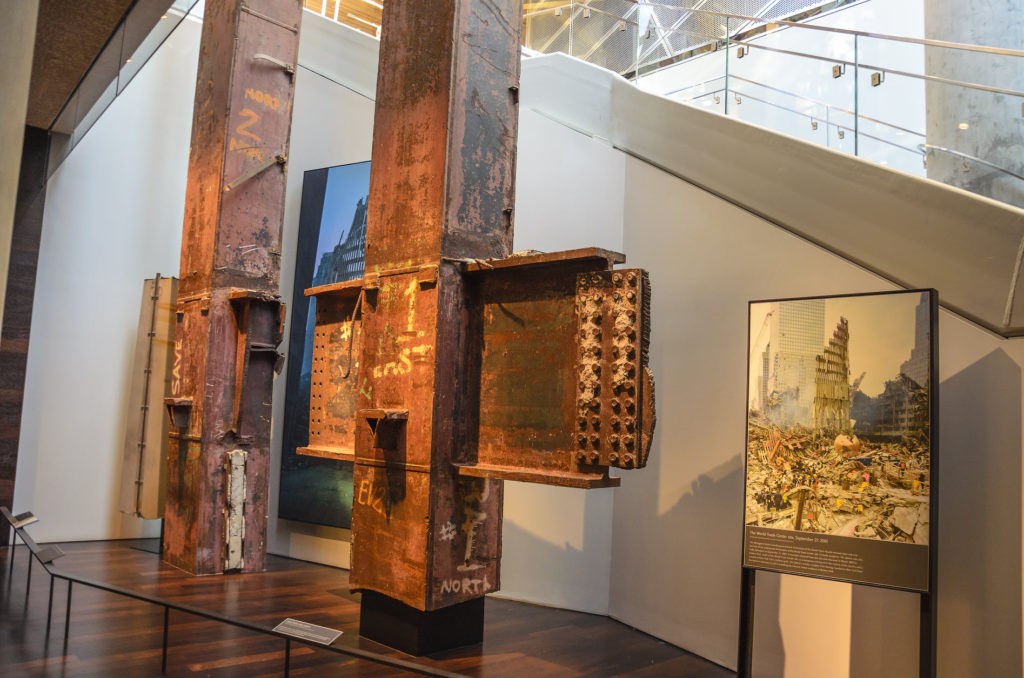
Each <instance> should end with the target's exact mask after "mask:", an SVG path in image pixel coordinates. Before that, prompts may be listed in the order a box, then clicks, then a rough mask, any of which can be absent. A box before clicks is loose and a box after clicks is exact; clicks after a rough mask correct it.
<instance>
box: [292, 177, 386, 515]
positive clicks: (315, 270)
mask: <svg viewBox="0 0 1024 678" xmlns="http://www.w3.org/2000/svg"><path fill="white" fill-rule="evenodd" d="M369 192H370V163H369V162H362V163H355V164H352V165H341V166H337V167H330V168H323V169H317V170H310V171H308V172H306V173H305V175H304V177H303V184H302V205H301V208H300V213H299V238H298V243H297V253H296V263H295V288H294V289H295V292H294V294H293V298H292V313H291V325H290V327H289V342H288V346H289V349H288V373H287V384H286V386H285V392H286V398H285V415H284V427H283V436H282V445H281V490H280V495H279V502H278V517H280V518H284V519H287V520H297V521H301V522H307V523H315V524H318V525H329V526H332V527H342V528H349V527H351V524H352V464H351V463H349V462H342V461H336V460H332V459H324V458H322V457H309V456H303V455H298V454H296V453H295V450H296V449H297V448H299V447H303V446H305V445H308V444H309V387H310V375H311V371H312V362H313V325H314V321H315V319H316V309H315V303H316V302H315V299H310V298H309V297H306V296H305V294H304V292H305V290H306V289H307V288H309V287H317V286H319V285H327V284H329V283H334V282H340V281H343V280H353V279H355V278H361V277H362V276H363V259H364V255H365V251H366V200H367V196H368V195H369Z"/></svg>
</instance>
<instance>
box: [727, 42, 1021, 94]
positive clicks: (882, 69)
mask: <svg viewBox="0 0 1024 678" xmlns="http://www.w3.org/2000/svg"><path fill="white" fill-rule="evenodd" d="M732 42H733V44H736V45H743V46H745V47H754V48H756V49H760V50H765V51H767V52H777V53H779V54H785V55H787V56H795V57H802V58H806V59H813V60H815V61H824V62H826V63H830V64H842V65H844V66H855V67H857V68H863V69H865V70H868V71H879V72H882V73H891V74H893V75H901V76H904V77H907V78H917V79H918V80H926V81H928V82H941V83H942V84H944V85H955V86H957V87H966V88H968V89H976V90H981V91H983V92H991V93H992V94H1006V95H1009V96H1015V97H1022V98H1024V92H1021V91H1018V90H1015V89H1005V88H1003V87H992V86H991V85H982V84H979V83H975V82H966V81H964V80H953V79H952V78H943V77H941V76H938V75H927V74H924V73H911V72H909V71H901V70H898V69H895V68H887V67H885V66H872V65H871V64H864V63H857V62H856V61H847V60H846V59H838V58H834V57H826V56H819V55H817V54H807V53H806V52H797V51H795V50H789V49H782V48H780V47H769V46H768V45H762V44H761V43H758V42H750V41H744V40H733V41H732Z"/></svg>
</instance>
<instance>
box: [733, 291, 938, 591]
mask: <svg viewBox="0 0 1024 678" xmlns="http://www.w3.org/2000/svg"><path fill="white" fill-rule="evenodd" d="M749 312H750V315H749V321H750V332H749V353H748V360H749V370H748V389H747V444H746V454H745V459H746V461H745V475H744V477H745V482H744V535H743V566H744V567H746V568H754V569H762V570H772V571H776V572H783V573H788V574H798V575H805V576H811V577H821V578H825V579H835V580H839V581H846V582H851V583H859V584H871V585H875V586H884V587H890V588H897V589H904V590H909V591H917V592H929V591H930V579H931V577H930V574H931V566H930V563H931V560H930V545H931V543H932V541H933V534H934V530H935V517H936V511H935V507H936V502H935V489H936V487H937V482H936V477H935V471H936V469H937V464H936V463H935V461H936V460H935V454H934V451H935V435H934V434H935V432H936V414H937V411H938V410H937V402H938V401H937V397H936V395H937V384H936V380H937V376H936V375H937V372H936V360H935V358H936V351H935V347H936V327H937V325H936V322H937V295H936V293H935V292H934V290H915V291H908V292H892V293H880V294H861V295H848V296H836V297H815V298H805V299H781V300H769V301H755V302H751V303H750V311H749Z"/></svg>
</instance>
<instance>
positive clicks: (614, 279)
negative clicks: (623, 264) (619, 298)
mask: <svg viewBox="0 0 1024 678" xmlns="http://www.w3.org/2000/svg"><path fill="white" fill-rule="evenodd" d="M612 282H614V283H615V284H617V285H618V284H621V283H622V274H621V273H616V274H615V275H613V276H612Z"/></svg>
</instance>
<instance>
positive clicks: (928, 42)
mask: <svg viewBox="0 0 1024 678" xmlns="http://www.w3.org/2000/svg"><path fill="white" fill-rule="evenodd" d="M626 2H629V3H630V4H633V5H639V4H641V3H640V2H638V0H626ZM580 4H587V5H588V6H590V7H591V9H592V10H593V9H595V8H594V7H593V6H591V5H590V3H580ZM643 4H644V5H648V6H651V7H664V8H666V9H676V10H680V11H685V12H695V13H697V14H710V15H711V16H717V17H722V18H724V19H740V20H741V21H746V22H755V23H760V24H774V25H778V26H794V27H797V28H806V29H809V30H813V31H824V32H826V33H839V34H842V35H857V36H860V37H864V38H876V39H878V40H892V41H895V42H905V43H910V44H914V45H924V46H926V47H945V48H948V49H959V50H965V51H969V52H982V53H984V54H998V55H1000V56H1015V57H1024V50H1019V49H1010V48H1007V47H988V46H986V45H974V44H971V43H966V42H951V41H949V40H934V39H932V38H910V37H907V36H904V35H890V34H888V33H875V32H873V31H858V30H855V29H852V28H836V27H834V26H818V25H817V24H808V23H802V22H799V21H788V20H786V19H765V18H764V17H756V16H747V15H745V14H731V13H729V12H716V11H714V10H709V9H695V8H690V7H680V6H679V5H670V4H668V3H663V2H650V1H649V0H645V1H644V2H643ZM569 6H570V4H569V3H566V4H564V5H558V6H556V7H552V8H550V9H544V10H538V11H537V12H536V13H537V14H539V13H541V12H547V11H553V10H555V9H559V8H563V7H569ZM606 13H607V12H606ZM627 23H634V22H629V21H627Z"/></svg>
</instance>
